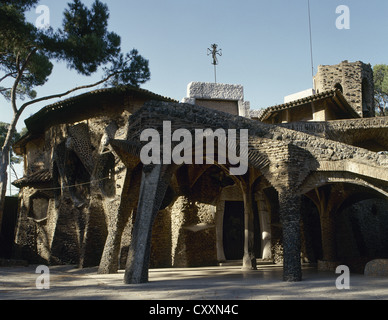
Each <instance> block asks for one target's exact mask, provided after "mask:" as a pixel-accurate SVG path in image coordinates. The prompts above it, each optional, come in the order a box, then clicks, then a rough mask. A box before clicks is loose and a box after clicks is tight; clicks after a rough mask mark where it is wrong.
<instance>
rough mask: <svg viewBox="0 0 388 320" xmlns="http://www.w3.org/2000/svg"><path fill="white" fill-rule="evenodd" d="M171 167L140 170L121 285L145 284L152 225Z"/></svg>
mask: <svg viewBox="0 0 388 320" xmlns="http://www.w3.org/2000/svg"><path fill="white" fill-rule="evenodd" d="M171 174H172V170H171V166H163V165H149V166H145V167H144V168H143V176H142V182H141V186H140V195H139V205H138V209H137V214H136V219H135V225H134V230H133V237H132V243H131V246H130V248H129V252H128V260H127V266H126V270H125V276H124V283H126V284H139V283H146V282H148V267H149V260H150V250H151V235H152V225H153V223H154V220H155V217H156V214H157V213H158V211H159V209H160V206H161V204H162V201H163V199H164V196H165V194H166V191H167V188H168V185H169V183H170V180H171Z"/></svg>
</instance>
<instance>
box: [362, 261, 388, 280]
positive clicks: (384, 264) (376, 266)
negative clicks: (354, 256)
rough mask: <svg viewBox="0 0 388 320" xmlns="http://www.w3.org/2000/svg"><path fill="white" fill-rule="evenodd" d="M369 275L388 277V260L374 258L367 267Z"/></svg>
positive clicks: (366, 270)
mask: <svg viewBox="0 0 388 320" xmlns="http://www.w3.org/2000/svg"><path fill="white" fill-rule="evenodd" d="M364 274H365V276H367V277H388V260H373V261H371V262H369V263H368V264H367V265H366V267H365V273H364Z"/></svg>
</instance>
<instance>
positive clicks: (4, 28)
mask: <svg viewBox="0 0 388 320" xmlns="http://www.w3.org/2000/svg"><path fill="white" fill-rule="evenodd" d="M37 3H38V0H2V1H1V3H0V85H1V86H0V94H2V95H3V96H4V97H5V98H7V99H8V100H12V99H11V95H12V86H8V87H7V86H6V85H4V84H3V83H1V82H2V81H3V80H5V79H8V80H10V79H11V80H12V81H15V82H17V86H16V88H15V89H16V95H17V97H18V98H21V99H24V98H26V97H28V98H30V99H34V98H35V97H36V92H35V90H34V88H35V87H39V86H43V85H44V84H45V83H46V82H47V81H48V79H49V76H50V75H51V73H52V71H53V67H54V66H53V63H52V62H51V61H52V60H56V61H64V62H66V63H67V66H68V68H69V69H70V70H74V71H76V72H78V73H80V74H82V75H85V76H90V75H91V74H93V73H95V72H96V71H97V70H98V68H99V67H104V70H106V71H109V72H110V73H109V75H114V80H113V81H111V84H115V85H118V84H131V85H134V86H139V85H140V84H143V83H144V82H146V81H148V80H149V79H150V72H149V68H148V61H147V60H145V59H144V58H143V57H141V56H140V55H139V54H138V52H137V51H136V50H133V51H131V52H130V53H128V54H123V53H121V48H120V46H121V38H120V36H119V35H117V34H116V33H114V32H109V31H108V20H109V10H108V7H107V5H105V4H103V3H102V2H101V1H99V0H95V2H94V3H93V4H92V6H91V8H90V9H88V8H87V7H86V6H85V5H84V4H83V3H82V2H81V1H80V0H73V2H71V3H69V4H68V8H67V9H66V10H65V12H64V14H63V23H62V27H61V28H59V29H58V30H53V29H52V28H49V29H46V30H40V29H38V28H36V26H34V25H33V24H31V23H29V22H27V21H26V18H25V12H26V10H28V9H30V8H31V7H33V6H34V5H36V4H37ZM10 25H12V28H10V27H9V26H10ZM124 57H125V59H124ZM20 73H21V75H20ZM119 74H120V76H119ZM19 76H20V77H19ZM106 76H108V75H106Z"/></svg>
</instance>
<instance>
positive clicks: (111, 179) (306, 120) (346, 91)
mask: <svg viewBox="0 0 388 320" xmlns="http://www.w3.org/2000/svg"><path fill="white" fill-rule="evenodd" d="M371 76H372V77H373V74H372V73H371V68H370V66H368V65H365V64H363V63H361V62H356V63H348V62H343V63H341V64H340V65H338V66H322V67H320V68H319V71H318V74H317V76H316V78H315V83H316V88H314V89H315V92H316V94H314V95H310V96H308V97H305V98H302V99H299V100H296V101H291V102H288V103H285V104H284V105H280V106H274V107H270V108H268V109H266V110H263V111H253V110H250V106H249V102H246V101H244V92H243V88H242V87H241V86H236V85H221V84H206V83H196V82H194V83H191V84H190V85H189V87H188V93H187V97H186V98H184V100H183V101H182V103H178V102H177V101H173V100H172V99H169V98H165V97H162V96H160V95H156V94H154V93H151V92H149V91H146V90H142V89H137V88H133V87H122V88H112V89H104V90H96V91H93V92H90V93H87V94H83V95H80V96H78V97H74V98H71V99H68V100H64V101H61V102H58V103H56V104H54V105H50V106H47V107H46V108H44V109H42V110H41V111H40V112H38V113H37V114H35V115H34V116H32V117H31V118H29V119H28V120H26V125H27V128H28V130H29V134H28V135H26V136H25V137H23V138H22V139H21V140H20V141H19V142H17V143H16V145H15V146H14V150H15V152H16V153H17V154H19V155H23V156H24V159H25V162H24V163H25V177H24V178H22V179H21V180H19V181H17V182H15V185H16V186H17V187H19V188H20V189H21V192H20V199H19V202H20V203H19V218H18V226H17V232H16V239H15V257H17V258H23V259H28V260H29V261H30V262H31V263H47V264H76V265H78V266H80V267H89V266H99V272H100V273H113V272H116V271H117V270H118V269H119V268H125V269H126V273H125V282H126V283H138V282H144V281H147V279H148V268H149V266H150V267H194V266H207V265H216V264H219V263H220V262H225V261H228V260H233V261H235V260H239V261H242V262H241V264H242V266H243V268H247V269H254V268H255V267H256V263H257V260H258V259H262V260H263V261H270V262H274V263H283V265H284V280H286V281H299V280H301V279H302V269H301V263H303V262H304V263H317V262H319V263H318V265H319V268H322V269H324V268H333V267H335V266H336V265H337V264H338V263H347V264H348V265H349V266H350V267H351V268H352V270H353V271H360V270H362V268H363V266H364V265H365V263H366V262H368V261H369V260H372V259H375V258H388V230H387V229H388V227H387V226H388V223H387V222H388V210H387V209H388V205H387V196H388V170H387V169H388V157H387V156H386V155H385V154H384V153H383V152H384V151H387V150H388V118H387V117H381V118H374V117H370V116H372V115H373V89H372V84H373V78H371ZM166 122H169V123H170V124H171V128H170V130H172V132H174V131H175V130H178V129H182V128H184V129H186V130H187V131H188V132H189V133H192V135H193V136H194V132H196V130H208V129H210V130H213V132H215V131H216V130H219V129H222V130H225V131H228V130H248V132H249V139H248V146H247V153H246V156H247V160H248V161H247V162H248V163H247V164H248V165H249V169H248V172H247V173H246V174H245V175H243V176H233V175H230V170H229V169H230V168H232V167H233V165H235V163H232V161H229V162H226V163H221V161H219V159H220V158H219V157H218V158H217V157H215V159H216V161H215V162H214V163H208V162H207V161H203V162H202V163H197V162H194V163H195V164H181V165H177V164H169V163H168V164H166V163H154V164H153V165H152V164H151V165H143V164H142V162H141V161H140V155H141V152H142V150H143V147H144V141H141V140H142V139H141V135H142V132H143V131H144V130H145V129H152V130H154V131H153V132H156V133H159V134H160V137H162V140H163V142H166V141H167V140H165V138H166V136H165V132H164V131H163V129H164V124H165V123H166ZM240 132H241V131H240ZM241 139H242V138H241V136H238V137H237V145H238V142H240V143H241ZM203 142H205V141H203ZM174 143H175V144H173V146H176V145H177V143H178V141H174ZM222 143H225V141H222V139H215V145H216V146H219V145H221V144H222ZM226 145H227V146H228V149H230V148H231V147H230V146H231V144H230V139H228V141H227V142H226ZM214 150H215V151H214V152H215V153H217V151H216V150H220V149H217V148H215V149H214ZM219 153H220V151H218V154H216V155H218V156H220V154H219Z"/></svg>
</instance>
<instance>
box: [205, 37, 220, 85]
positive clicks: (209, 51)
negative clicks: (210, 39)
mask: <svg viewBox="0 0 388 320" xmlns="http://www.w3.org/2000/svg"><path fill="white" fill-rule="evenodd" d="M207 55H208V56H210V55H211V56H212V58H213V62H212V64H213V65H214V78H215V83H217V65H218V57H217V56H220V57H222V49H218V45H217V44H215V43H214V44H212V45H211V48H208V49H207Z"/></svg>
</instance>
